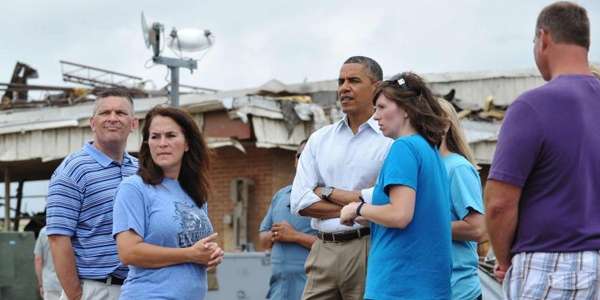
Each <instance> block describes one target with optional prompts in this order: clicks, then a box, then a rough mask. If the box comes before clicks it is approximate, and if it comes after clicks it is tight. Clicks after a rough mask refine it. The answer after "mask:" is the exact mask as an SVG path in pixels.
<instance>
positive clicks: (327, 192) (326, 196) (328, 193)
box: [321, 187, 333, 199]
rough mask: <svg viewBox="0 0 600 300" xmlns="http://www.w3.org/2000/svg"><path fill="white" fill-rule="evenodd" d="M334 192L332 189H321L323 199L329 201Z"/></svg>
mask: <svg viewBox="0 0 600 300" xmlns="http://www.w3.org/2000/svg"><path fill="white" fill-rule="evenodd" d="M332 192H333V189H332V188H330V187H324V188H322V189H321V198H323V199H329V196H331V193H332Z"/></svg>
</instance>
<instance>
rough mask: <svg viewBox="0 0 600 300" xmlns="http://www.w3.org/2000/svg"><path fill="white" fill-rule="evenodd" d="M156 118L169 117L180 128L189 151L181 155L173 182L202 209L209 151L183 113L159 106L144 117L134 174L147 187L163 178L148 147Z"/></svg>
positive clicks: (206, 185) (206, 195)
mask: <svg viewBox="0 0 600 300" xmlns="http://www.w3.org/2000/svg"><path fill="white" fill-rule="evenodd" d="M156 116H162V117H167V118H170V119H172V120H173V121H175V123H177V125H179V127H181V130H182V131H183V135H184V136H185V140H186V142H187V144H188V147H189V150H188V151H186V152H184V154H183V158H182V162H181V170H179V176H178V177H177V181H179V184H180V185H181V187H182V188H183V190H184V191H185V192H186V193H187V194H188V196H190V198H192V199H193V200H194V202H196V204H197V205H198V207H202V205H204V203H205V202H206V198H208V193H209V192H210V185H209V181H208V171H209V166H210V156H211V152H210V149H209V148H208V146H207V145H206V142H205V141H204V137H203V136H202V133H200V129H199V128H198V125H197V124H196V122H195V121H194V119H193V118H192V117H191V116H190V115H189V114H188V113H187V112H186V111H184V110H182V109H179V108H174V107H167V106H160V105H159V106H155V107H154V108H152V109H151V110H150V111H149V112H148V113H147V114H146V118H145V120H144V127H143V128H142V136H143V141H142V146H141V147H140V155H139V156H140V157H139V162H140V168H139V170H138V175H140V176H141V177H142V179H143V180H144V182H145V183H147V184H151V185H157V184H160V183H161V182H162V180H163V178H164V172H163V170H162V168H161V167H159V166H158V165H156V164H155V163H154V161H153V160H152V155H151V154H150V147H149V146H148V138H149V136H150V124H151V123H152V119H154V117H156Z"/></svg>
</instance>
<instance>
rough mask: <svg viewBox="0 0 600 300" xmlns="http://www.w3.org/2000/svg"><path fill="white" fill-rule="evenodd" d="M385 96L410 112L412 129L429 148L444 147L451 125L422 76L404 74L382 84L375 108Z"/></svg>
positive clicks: (378, 90) (376, 91) (377, 92)
mask: <svg viewBox="0 0 600 300" xmlns="http://www.w3.org/2000/svg"><path fill="white" fill-rule="evenodd" d="M382 94H383V95H384V96H385V97H386V98H388V99H389V100H390V101H393V102H394V103H396V105H398V106H399V107H400V108H402V109H403V110H405V111H406V113H407V114H408V118H409V120H410V124H411V125H412V127H413V128H414V129H415V130H416V131H417V132H418V133H419V134H420V135H421V136H423V138H425V139H426V140H427V142H429V144H431V145H432V146H436V147H439V146H440V144H441V142H442V138H443V136H444V133H445V128H446V126H447V124H448V121H447V120H446V114H445V113H444V111H443V110H442V108H441V107H440V104H439V103H438V101H437V99H436V98H435V97H434V96H433V93H432V92H431V90H430V89H429V88H428V87H427V85H426V84H425V81H424V80H423V79H422V78H421V77H420V76H419V75H417V74H415V73H411V72H404V73H401V74H398V75H395V76H392V78H391V79H389V80H385V81H382V82H381V83H380V84H379V85H378V86H377V89H376V90H375V97H374V98H373V104H375V102H376V101H377V98H378V97H379V96H380V95H382Z"/></svg>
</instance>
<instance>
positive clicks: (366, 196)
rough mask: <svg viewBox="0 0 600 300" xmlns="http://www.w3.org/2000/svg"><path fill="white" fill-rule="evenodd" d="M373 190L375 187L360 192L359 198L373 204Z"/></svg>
mask: <svg viewBox="0 0 600 300" xmlns="http://www.w3.org/2000/svg"><path fill="white" fill-rule="evenodd" d="M374 189H375V187H370V188H366V189H362V190H360V196H361V197H362V198H363V200H365V202H366V203H368V204H371V203H373V190H374Z"/></svg>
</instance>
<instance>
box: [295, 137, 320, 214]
mask: <svg viewBox="0 0 600 300" xmlns="http://www.w3.org/2000/svg"><path fill="white" fill-rule="evenodd" d="M312 141H313V139H312V138H311V139H309V140H308V142H307V143H306V146H305V147H304V151H302V155H300V160H299V161H298V167H297V169H296V176H295V177H294V184H293V185H292V194H291V196H290V210H291V212H292V213H293V214H295V215H297V216H300V211H301V210H303V209H305V208H307V207H309V206H311V205H313V204H314V203H316V202H319V201H320V200H321V198H320V197H319V196H317V195H316V194H315V193H314V191H313V190H314V189H315V187H317V186H318V185H319V182H321V180H320V178H319V170H318V169H317V162H316V156H315V151H314V149H313V143H312Z"/></svg>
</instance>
